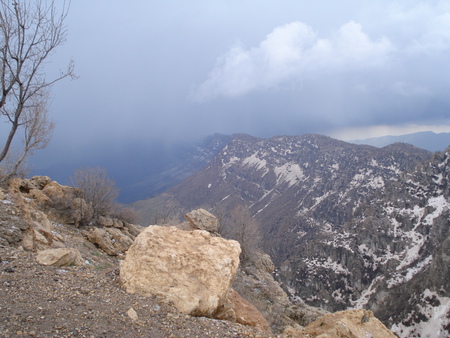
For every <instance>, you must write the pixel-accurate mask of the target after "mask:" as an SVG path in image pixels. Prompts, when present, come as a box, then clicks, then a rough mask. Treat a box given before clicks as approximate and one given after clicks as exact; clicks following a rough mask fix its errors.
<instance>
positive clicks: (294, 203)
mask: <svg viewBox="0 0 450 338" xmlns="http://www.w3.org/2000/svg"><path fill="white" fill-rule="evenodd" d="M448 156H449V155H448V151H447V152H444V153H436V154H434V155H433V154H432V153H431V152H428V151H426V150H423V149H420V148H417V147H414V146H412V145H409V144H404V143H396V144H392V145H390V146H387V147H384V148H376V147H373V146H369V145H355V144H351V143H347V142H344V141H339V140H334V139H332V138H330V137H326V136H322V135H301V136H276V137H272V138H270V139H261V138H256V137H251V136H248V135H234V137H233V139H232V140H231V141H230V142H229V143H228V144H227V146H225V147H224V148H223V149H222V151H220V152H219V153H218V155H217V156H216V157H215V158H214V159H213V160H212V161H211V162H210V163H209V164H208V165H207V166H206V167H205V168H204V169H202V170H201V171H200V172H197V173H196V174H194V175H192V176H190V177H188V178H187V179H186V180H184V181H183V183H181V184H180V185H178V186H176V187H174V188H172V189H170V190H168V191H167V192H165V193H163V194H162V195H160V196H158V197H156V198H154V199H152V200H148V201H146V202H142V201H141V202H140V203H141V205H140V207H141V208H142V207H144V205H145V207H146V208H147V209H152V208H161V207H167V206H169V207H171V208H174V209H183V208H187V209H192V208H194V207H199V206H201V207H204V208H209V209H211V210H214V209H217V208H222V209H224V210H231V209H232V208H233V207H234V206H236V205H239V204H247V205H248V206H249V208H250V211H251V214H252V215H254V217H255V218H257V219H258V220H259V221H260V223H261V229H260V231H261V243H262V248H263V249H264V250H265V251H266V252H267V253H268V254H270V255H271V256H272V258H273V260H274V262H275V264H276V266H277V268H278V271H277V274H278V278H279V280H280V281H281V282H282V283H283V285H284V288H285V290H286V291H288V292H290V294H291V297H292V298H293V299H295V298H298V299H299V300H303V301H306V302H307V303H308V304H310V305H314V306H321V307H323V308H325V309H328V310H332V311H336V310H341V309H345V308H349V307H354V306H360V307H362V306H365V307H368V306H370V307H372V308H373V309H374V311H375V314H376V315H377V316H379V317H380V318H383V320H384V322H385V324H387V325H388V326H392V327H394V328H397V332H399V333H401V332H409V333H411V334H412V333H417V332H422V331H423V330H426V329H427V326H426V320H425V319H424V318H429V316H430V315H431V314H430V313H434V312H433V311H435V310H436V311H437V309H438V308H437V307H433V306H431V305H430V304H427V303H426V299H427V296H426V295H432V296H434V297H435V299H437V298H436V297H441V298H440V299H441V300H442V301H441V303H440V304H445V303H446V302H447V300H450V295H449V293H448V286H447V285H446V284H445V282H444V280H445V279H442V278H441V277H439V274H438V273H437V270H439V269H438V268H437V267H438V266H439V267H440V269H444V271H445V269H447V270H448V266H447V265H445V264H446V263H445V259H444V258H443V257H444V256H442V254H439V252H440V251H439V250H441V251H442V252H445V238H447V237H446V236H448V227H447V228H446V227H445V225H446V223H445V222H446V220H447V219H448V213H449V204H448V191H446V190H445V189H446V188H445V186H444V188H442V187H441V188H439V184H441V183H442V184H447V183H446V182H447V180H448V169H447V164H446V163H447V162H448ZM438 183H439V184H438ZM447 190H448V189H447ZM394 211H395V212H394ZM430 231H431V232H430ZM427 232H428V233H431V234H434V235H429V234H427ZM435 233H439V234H440V237H439V236H437V235H436V234H435ZM362 235H363V236H362ZM392 243H394V244H392ZM433 243H434V244H433ZM421 250H422V251H421ZM423 255H426V256H423ZM439 261H440V262H441V263H440V264H444V265H443V266H442V265H440V264H438V263H437V262H439ZM431 270H433V271H434V273H435V274H434V275H433V278H434V279H435V280H436V283H437V284H439V285H441V286H443V287H444V290H447V291H444V292H440V291H439V289H438V288H436V287H435V286H436V285H434V284H433V283H429V284H428V285H429V286H430V288H428V289H421V290H420V292H419V291H417V290H419V289H420V287H419V286H420V283H418V282H417V281H418V280H419V279H420V278H422V277H421V276H422V274H424V273H425V272H429V271H431ZM445 276H446V275H445ZM394 277H395V278H394ZM395 281H398V283H397V282H395ZM415 283H416V284H415ZM417 283H418V284H417ZM414 285H416V286H414ZM417 285H419V286H417ZM433 285H434V286H433ZM402 287H403V288H405V289H407V290H408V292H407V293H406V294H407V295H408V296H405V297H406V298H405V297H403V298H402V299H403V300H404V302H403V303H402V305H404V307H405V309H403V310H402V314H401V315H400V316H398V317H396V318H394V317H393V315H394V314H393V312H392V309H394V308H395V309H399V308H400V305H399V303H395V300H397V299H399V298H401V297H393V298H394V300H393V301H392V302H391V303H389V302H388V301H387V300H386V299H384V298H383V297H381V295H383V293H385V294H390V295H392V294H393V293H394V294H395V291H396V290H400V289H402ZM415 289H417V290H416V291H417V292H416V291H414V290H415ZM427 290H428V291H427ZM311 295H314V296H311ZM380 297H381V298H380ZM408 297H409V298H408ZM412 299H420V301H416V302H415V303H414V302H413V301H412ZM405 302H406V303H407V304H405ZM411 302H412V303H411ZM420 302H422V303H421V304H422V306H423V308H427V306H428V307H429V313H428V314H423V313H422V315H421V314H420V313H421V312H420V309H419V308H418V304H419V303H420ZM394 303H395V304H394ZM430 306H431V307H430ZM433 309H434V310H433ZM427 316H428V317H427ZM392 318H394V319H392ZM411 318H412V319H411ZM443 320H444V319H443ZM444 322H445V320H444ZM444 326H445V325H444ZM444 326H443V327H444ZM444 329H445V328H444ZM421 330H422V331H421ZM447 330H448V327H447Z"/></svg>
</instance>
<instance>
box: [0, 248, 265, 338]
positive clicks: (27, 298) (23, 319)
mask: <svg viewBox="0 0 450 338" xmlns="http://www.w3.org/2000/svg"><path fill="white" fill-rule="evenodd" d="M87 249H88V250H90V251H91V252H92V253H94V254H95V255H97V256H95V260H96V261H95V262H93V263H91V264H92V265H91V264H86V265H83V266H69V267H53V266H42V265H39V264H38V263H37V262H36V259H35V253H32V252H27V251H23V250H20V249H16V248H12V247H2V248H0V313H1V317H0V336H1V337H17V336H35V337H96V338H97V337H269V336H268V335H267V334H263V333H261V332H259V331H257V330H255V329H253V328H251V327H249V326H243V325H239V324H233V323H230V322H226V321H221V320H214V319H209V318H200V317H190V316H186V315H183V314H181V313H179V312H178V311H177V310H176V309H175V308H173V307H172V306H170V305H166V304H164V303H162V302H160V301H158V300H157V299H156V298H151V297H150V298H149V297H141V296H137V295H130V294H127V293H126V292H125V291H124V290H122V289H121V288H120V286H119V283H118V271H119V270H118V259H117V258H113V257H108V256H107V255H106V254H104V253H102V252H100V251H94V250H93V248H87ZM82 254H83V253H82ZM92 261H93V259H92ZM131 308H132V309H134V311H135V312H136V314H137V316H138V318H137V320H136V319H134V320H133V319H132V317H133V315H132V312H133V311H132V310H130V309H131ZM128 312H129V313H130V315H129V314H128Z"/></svg>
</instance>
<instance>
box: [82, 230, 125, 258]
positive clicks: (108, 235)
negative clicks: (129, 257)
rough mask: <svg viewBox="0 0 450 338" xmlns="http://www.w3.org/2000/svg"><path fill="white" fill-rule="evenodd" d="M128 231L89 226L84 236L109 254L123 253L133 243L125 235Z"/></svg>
mask: <svg viewBox="0 0 450 338" xmlns="http://www.w3.org/2000/svg"><path fill="white" fill-rule="evenodd" d="M127 233H128V231H121V230H120V229H117V228H110V227H104V228H91V229H89V231H87V232H85V235H86V237H87V238H88V240H90V241H91V242H92V243H94V244H97V245H98V246H99V247H100V248H101V249H102V250H103V251H105V252H106V253H107V254H108V255H110V256H117V255H119V254H122V253H125V252H126V251H127V250H128V248H129V247H130V246H131V245H132V244H133V238H131V237H129V236H127Z"/></svg>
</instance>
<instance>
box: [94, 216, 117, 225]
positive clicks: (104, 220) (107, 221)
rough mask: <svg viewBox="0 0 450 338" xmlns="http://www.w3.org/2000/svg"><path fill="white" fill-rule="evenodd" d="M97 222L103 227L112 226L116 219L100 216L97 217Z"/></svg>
mask: <svg viewBox="0 0 450 338" xmlns="http://www.w3.org/2000/svg"><path fill="white" fill-rule="evenodd" d="M97 224H98V225H99V226H102V227H112V226H113V225H114V221H113V219H112V218H111V217H105V216H99V217H98V219H97Z"/></svg>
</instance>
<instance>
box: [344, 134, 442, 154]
mask: <svg viewBox="0 0 450 338" xmlns="http://www.w3.org/2000/svg"><path fill="white" fill-rule="evenodd" d="M350 142H351V143H356V144H367V145H371V146H375V147H379V148H381V147H385V146H387V145H389V144H393V143H398V142H402V143H409V144H412V145H414V146H416V147H419V148H422V149H426V150H428V151H432V152H435V151H443V150H445V148H447V147H448V145H449V144H450V133H439V134H436V133H434V132H432V131H423V132H418V133H413V134H406V135H400V136H382V137H374V138H369V139H365V140H354V141H350Z"/></svg>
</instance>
